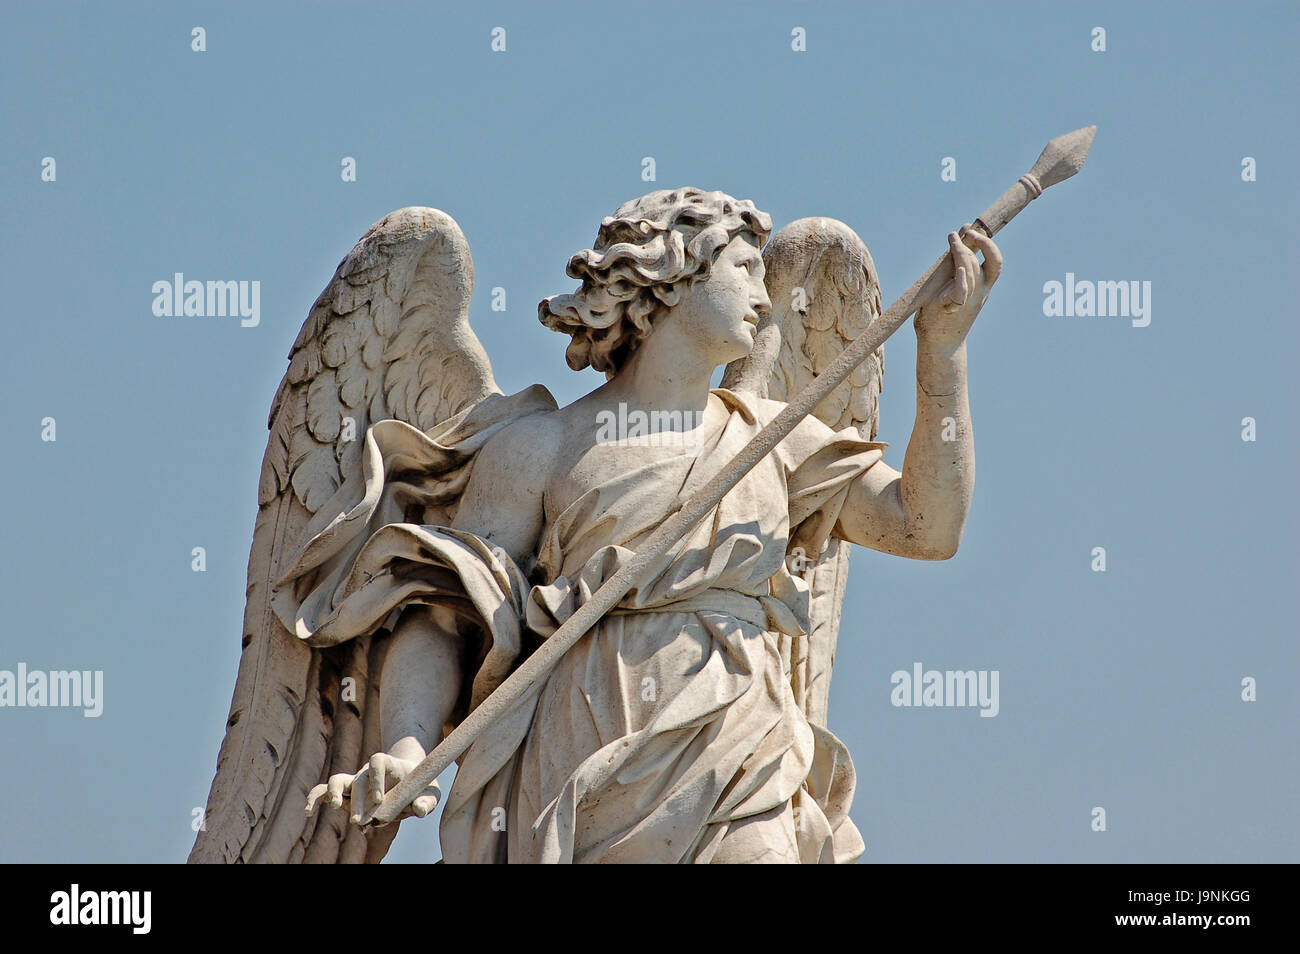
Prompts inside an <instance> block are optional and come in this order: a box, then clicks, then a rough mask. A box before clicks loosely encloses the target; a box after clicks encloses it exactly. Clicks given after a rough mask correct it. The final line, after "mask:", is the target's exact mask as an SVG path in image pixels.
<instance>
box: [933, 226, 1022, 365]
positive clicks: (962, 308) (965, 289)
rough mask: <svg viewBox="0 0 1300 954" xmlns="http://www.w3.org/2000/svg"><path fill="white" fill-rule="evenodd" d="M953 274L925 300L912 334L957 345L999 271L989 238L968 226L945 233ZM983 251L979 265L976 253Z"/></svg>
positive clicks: (998, 254)
mask: <svg viewBox="0 0 1300 954" xmlns="http://www.w3.org/2000/svg"><path fill="white" fill-rule="evenodd" d="M948 246H949V254H950V255H951V256H952V266H953V277H952V280H951V281H949V282H948V283H947V284H946V285H945V286H944V287H943V288H942V289H940V290H939V292H938V294H936V295H935V296H934V298H933V299H931V300H930V301H928V302H925V303H924V304H923V305H922V306H921V309H920V312H919V313H918V314H917V316H916V322H915V326H916V333H917V334H918V335H921V336H924V337H926V338H929V339H931V340H935V339H938V340H940V341H942V342H948V343H952V344H959V343H960V342H961V341H963V340H964V339H965V337H966V334H967V332H969V331H970V327H971V325H972V324H973V323H974V321H975V316H976V315H978V314H979V311H980V309H981V308H983V307H984V302H985V301H987V300H988V297H989V292H990V291H991V290H992V288H993V283H994V282H996V281H997V280H998V276H999V275H1000V274H1001V273H1002V252H1001V251H999V249H998V247H997V245H996V244H994V242H993V240H992V239H991V238H989V237H988V236H987V235H985V234H984V233H983V232H980V231H978V230H977V229H974V228H972V227H971V226H969V225H965V226H962V230H961V232H960V233H957V232H949V233H948ZM977 251H978V252H983V253H984V263H983V265H982V266H981V264H980V261H979V259H978V258H976V256H975V253H976V252H977Z"/></svg>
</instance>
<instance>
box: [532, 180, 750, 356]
mask: <svg viewBox="0 0 1300 954" xmlns="http://www.w3.org/2000/svg"><path fill="white" fill-rule="evenodd" d="M771 233H772V219H771V217H770V216H768V215H767V213H765V212H760V211H759V210H758V209H757V208H755V207H754V203H752V202H750V201H749V200H748V199H734V198H732V197H731V196H729V195H727V194H726V193H723V192H704V191H702V190H700V189H689V188H686V189H671V190H669V189H661V190H659V191H658V192H651V193H650V194H649V195H644V196H642V197H641V198H639V199H634V200H632V201H631V202H626V203H624V204H623V205H621V206H619V207H618V209H617V210H616V211H615V212H614V214H613V215H612V216H609V217H607V218H606V219H605V220H604V221H603V222H602V223H601V225H600V231H599V233H597V235H596V242H595V247H594V248H590V249H584V250H582V251H581V252H578V253H577V254H575V255H574V256H573V257H572V258H570V259H569V267H568V269H567V272H568V274H569V276H570V277H571V278H577V279H580V280H581V281H582V285H581V286H580V287H579V288H578V290H577V291H576V292H574V293H573V294H572V295H552V296H551V297H550V298H547V299H544V300H543V301H542V303H541V304H540V305H539V306H538V309H537V311H538V317H539V318H540V319H541V321H542V324H544V325H546V327H548V328H550V329H551V330H553V331H560V332H563V333H565V334H567V335H570V336H572V338H573V341H572V342H571V343H570V344H569V347H568V350H567V351H566V353H565V359H566V361H567V362H568V365H569V367H571V368H573V369H574V370H575V371H581V370H582V369H583V368H585V367H587V366H588V365H590V366H591V367H593V368H595V369H596V370H597V371H604V372H605V373H606V374H607V375H614V374H616V373H618V371H619V369H620V368H621V367H622V366H623V365H624V363H625V362H626V361H627V359H628V358H629V357H631V355H632V353H633V352H634V351H635V350H636V347H637V345H639V344H640V343H641V341H643V340H644V339H645V338H646V337H647V336H648V335H649V334H650V331H651V329H652V328H653V327H654V324H655V322H656V320H658V319H660V318H661V317H663V316H664V315H665V314H667V313H668V312H669V311H670V310H671V309H673V308H676V307H679V306H682V307H685V306H695V305H700V306H702V310H705V311H708V312H710V313H711V314H716V315H717V316H718V318H719V319H720V320H721V322H723V323H724V324H725V323H730V324H732V325H735V324H737V323H738V322H740V323H742V324H741V327H743V322H744V320H745V319H746V318H747V317H748V316H750V315H752V314H753V311H754V310H755V308H757V307H765V306H766V302H767V296H766V292H765V291H764V290H763V287H762V259H761V257H760V256H759V254H758V253H759V250H760V249H761V248H762V247H763V244H764V243H765V242H766V241H767V238H768V236H769V235H771ZM720 261H721V262H722V263H723V264H724V265H726V266H728V269H727V271H726V274H725V278H724V276H722V275H719V276H718V281H717V282H714V283H712V287H711V288H710V289H709V292H710V294H708V295H705V294H703V292H704V289H702V288H700V287H699V286H700V285H701V283H709V281H710V279H711V278H712V277H713V272H714V267H715V265H717V264H718V263H719V262H720ZM741 271H743V272H744V275H745V276H747V277H742V276H741V274H740V273H741ZM755 279H757V280H755ZM696 298H698V299H700V301H699V302H696V301H694V300H693V299H696ZM720 334H721V335H722V336H723V337H725V336H726V335H727V334H728V332H727V331H726V330H725V327H724V328H723V330H722V331H721V332H720ZM747 340H748V343H749V344H752V340H753V339H752V335H751V336H750V337H748V339H747ZM745 350H748V347H747V346H746V349H745ZM742 353H743V352H742ZM738 356H739V355H735V354H733V355H722V354H720V355H719V361H720V362H723V361H728V360H731V359H732V358H733V357H738Z"/></svg>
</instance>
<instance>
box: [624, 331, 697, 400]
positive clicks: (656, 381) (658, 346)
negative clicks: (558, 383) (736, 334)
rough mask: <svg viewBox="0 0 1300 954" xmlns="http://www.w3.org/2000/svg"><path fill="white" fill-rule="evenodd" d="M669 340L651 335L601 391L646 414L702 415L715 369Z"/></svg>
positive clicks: (682, 343)
mask: <svg viewBox="0 0 1300 954" xmlns="http://www.w3.org/2000/svg"><path fill="white" fill-rule="evenodd" d="M670 337H671V336H663V337H659V336H657V335H651V336H650V337H649V338H647V339H646V340H645V341H643V342H642V343H641V345H640V347H638V348H637V350H636V352H635V353H634V354H633V355H632V357H631V358H630V359H628V362H627V364H625V365H624V366H623V368H622V370H620V371H619V373H618V374H616V375H615V376H614V378H613V380H611V381H610V382H609V383H608V384H606V385H605V386H604V387H603V388H602V389H601V390H602V391H603V392H604V394H605V395H606V396H607V397H610V398H615V399H617V400H619V401H624V402H626V403H627V404H628V406H630V407H639V408H644V409H646V410H650V409H655V408H658V409H664V410H673V411H695V412H702V411H703V410H704V408H705V407H706V406H707V404H708V402H709V384H710V381H711V379H712V377H713V371H714V368H715V365H713V364H711V363H709V361H708V360H707V359H705V358H703V357H702V356H700V355H698V354H696V353H694V350H693V349H692V348H690V347H689V346H688V345H686V343H685V342H675V341H671V340H669V339H670ZM656 339H657V340H656Z"/></svg>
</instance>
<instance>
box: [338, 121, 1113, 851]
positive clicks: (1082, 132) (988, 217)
mask: <svg viewBox="0 0 1300 954" xmlns="http://www.w3.org/2000/svg"><path fill="white" fill-rule="evenodd" d="M1096 131H1097V127H1096V126H1086V127H1084V128H1083V129H1076V130H1075V131H1074V132H1071V133H1066V134H1065V135H1063V136H1058V137H1057V138H1056V139H1053V140H1052V141H1051V142H1049V143H1048V144H1047V147H1046V148H1045V149H1044V150H1043V152H1042V155H1040V156H1039V157H1038V161H1037V162H1035V163H1034V166H1033V168H1032V169H1031V170H1030V171H1029V172H1028V173H1027V174H1025V175H1023V176H1021V177H1020V178H1019V179H1018V180H1017V181H1016V183H1015V185H1013V186H1011V188H1009V189H1007V191H1006V192H1004V193H1002V195H1001V196H1000V197H999V198H998V199H997V201H996V202H994V203H993V204H992V205H990V206H989V207H988V208H987V209H985V210H984V211H983V212H982V213H980V215H979V217H978V218H976V219H975V221H974V222H973V223H972V227H973V228H976V229H979V230H980V231H982V232H983V233H984V234H985V235H987V236H989V237H990V238H991V237H992V236H994V235H995V234H997V232H999V231H1000V230H1001V229H1002V227H1003V226H1004V225H1006V224H1007V223H1008V222H1010V221H1011V220H1012V219H1013V218H1015V217H1016V215H1017V214H1019V212H1020V211H1021V210H1022V209H1023V208H1024V207H1025V206H1027V205H1028V204H1029V203H1030V202H1032V201H1033V200H1034V199H1036V198H1038V197H1039V196H1040V195H1042V194H1043V190H1044V189H1046V188H1048V187H1049V186H1053V185H1055V184H1056V183H1058V182H1061V181H1062V180H1064V179H1068V178H1069V177H1070V176H1072V175H1074V174H1075V173H1076V172H1078V171H1079V170H1080V169H1081V168H1082V167H1083V161H1084V159H1086V158H1087V156H1088V149H1089V147H1091V145H1092V138H1093V135H1094V134H1095V133H1096ZM952 277H953V267H952V259H951V257H950V255H949V254H948V253H947V252H945V253H944V254H943V255H941V256H940V257H939V259H938V261H936V262H935V263H934V264H933V265H931V266H930V267H929V268H928V269H926V271H925V273H924V274H923V275H921V277H920V278H918V279H917V280H916V281H915V282H913V283H912V287H911V288H909V289H908V290H907V291H905V292H903V294H902V295H900V296H899V297H898V299H897V300H896V301H895V302H894V303H893V304H892V305H890V306H889V308H888V309H886V311H885V312H884V314H882V315H881V316H880V317H878V318H877V319H876V320H875V321H873V322H872V323H871V324H870V325H869V326H868V328H867V330H866V331H864V332H863V333H862V334H861V335H859V336H858V337H857V338H856V339H854V340H853V342H852V343H851V344H849V346H848V347H847V348H845V349H844V351H843V352H841V353H840V354H839V356H837V357H836V358H835V360H834V361H832V362H831V363H830V364H829V365H828V366H827V367H826V370H824V371H823V372H822V373H821V374H820V375H818V376H817V377H816V378H814V379H813V380H812V381H810V382H809V383H808V385H807V387H805V388H804V389H803V390H802V391H800V392H799V393H798V394H797V395H796V396H795V397H794V399H793V400H791V401H790V402H789V403H788V404H787V405H786V406H785V407H784V408H783V409H782V410H781V412H780V413H778V414H777V415H776V417H774V418H773V419H772V421H771V422H770V423H769V424H768V425H767V426H766V427H764V428H763V429H762V430H761V431H759V433H758V434H757V435H756V436H755V437H754V439H753V440H752V441H750V442H749V444H747V445H746V446H745V447H744V448H742V449H741V450H740V452H739V453H737V454H736V456H735V457H733V458H732V459H731V461H730V462H729V463H728V464H727V465H726V466H725V467H723V468H722V469H721V470H719V471H718V472H717V473H716V474H714V475H713V477H712V478H711V479H710V480H709V481H708V482H707V483H706V484H705V485H704V486H703V487H702V488H700V490H699V492H697V493H696V494H695V496H694V497H692V498H691V499H690V500H688V501H687V502H686V503H685V504H683V505H682V506H681V507H680V508H679V509H678V510H677V511H675V512H674V513H673V514H671V515H670V516H669V517H668V519H666V520H665V521H664V522H663V523H662V524H660V525H659V527H658V529H656V530H655V531H654V533H652V534H651V535H650V537H649V538H648V539H647V540H646V541H645V543H644V544H643V545H642V546H641V548H640V549H639V550H638V551H637V552H636V553H635V554H634V555H633V556H632V557H631V558H630V559H629V560H628V561H627V562H626V563H624V564H623V566H622V567H620V568H619V570H618V571H617V572H616V573H615V574H614V575H613V576H611V577H610V578H609V579H608V580H606V581H605V582H604V583H603V584H602V585H601V586H600V587H599V588H598V589H597V590H596V592H595V593H593V594H592V595H591V599H589V600H587V602H585V603H584V604H582V606H580V607H579V608H578V610H577V611H576V612H575V613H574V614H573V615H572V616H570V617H569V618H568V619H567V620H565V622H564V623H563V624H562V625H561V626H560V628H559V629H557V630H556V631H555V632H554V633H553V634H551V637H550V638H549V639H547V640H546V641H545V642H544V643H542V645H541V646H540V647H538V649H537V650H536V651H535V652H534V653H533V654H532V655H531V656H529V657H528V658H527V659H526V660H524V662H523V664H522V665H520V667H519V668H518V669H516V670H515V671H514V672H513V673H511V674H510V676H509V678H507V679H506V680H505V681H504V682H502V683H501V685H500V686H498V687H497V688H496V690H495V691H494V692H492V693H491V694H490V695H489V696H488V697H487V698H486V699H484V700H483V701H482V702H481V703H480V704H479V705H478V707H477V708H475V709H474V711H473V712H471V713H469V715H468V716H466V718H465V720H464V721H463V722H461V723H460V725H458V726H456V728H455V729H453V730H452V731H451V732H450V733H449V734H448V735H447V737H446V738H445V739H443V740H442V742H441V743H439V744H438V745H437V746H436V747H435V748H434V749H433V751H431V752H430V753H429V754H428V755H426V756H425V757H424V759H423V760H422V761H421V762H420V764H419V765H417V766H416V768H415V769H414V771H412V772H411V774H409V775H407V776H406V777H405V778H404V779H402V781H401V782H399V783H398V784H397V785H396V786H394V787H393V789H392V790H390V791H389V792H388V794H387V795H386V796H385V797H384V800H383V802H382V803H380V804H379V805H377V806H376V807H375V809H374V811H372V812H370V813H368V814H367V815H366V816H365V817H364V818H363V820H362V821H363V824H368V823H371V822H374V823H377V824H380V825H385V824H388V823H389V822H392V821H393V820H394V819H396V818H397V816H398V815H399V814H401V812H402V810H403V809H404V808H405V807H406V806H407V805H409V804H410V803H411V802H412V801H413V800H414V799H415V798H416V796H418V795H419V794H420V793H421V792H423V791H424V789H425V788H426V787H427V786H428V785H429V784H430V783H431V782H432V781H433V780H434V779H436V778H437V777H438V776H439V775H441V774H442V772H443V770H444V769H446V768H447V767H448V766H449V765H451V763H452V762H454V761H455V760H456V759H458V758H460V756H461V755H463V754H464V753H465V751H466V750H467V749H469V747H470V745H472V744H473V742H474V740H475V739H477V738H478V737H479V735H481V734H482V733H483V731H484V730H485V729H487V728H488V727H489V726H491V725H492V724H493V723H494V722H496V721H497V720H498V719H499V718H501V717H502V716H503V715H505V713H506V712H507V711H509V709H510V708H511V707H512V706H514V705H515V704H516V703H517V702H519V700H520V699H521V698H523V697H524V696H525V695H526V694H527V693H528V692H529V691H530V690H532V689H534V688H536V687H538V686H540V685H541V683H542V681H543V679H544V678H545V677H546V675H547V674H548V673H549V672H550V671H551V669H552V668H554V666H555V664H556V663H558V662H559V660H560V657H561V656H563V655H564V653H566V652H567V651H568V650H569V648H570V647H571V646H573V645H574V644H575V643H577V642H578V640H580V639H581V638H582V637H583V636H585V635H586V634H587V632H588V631H589V630H591V628H592V627H594V626H595V625H596V623H597V622H598V621H599V620H600V618H601V617H602V616H604V615H605V614H606V613H607V612H609V611H610V610H611V609H613V608H614V607H615V606H616V605H617V604H618V602H619V600H621V599H622V598H623V597H624V596H626V595H627V593H628V591H629V590H631V589H632V587H634V586H636V585H637V584H639V583H641V582H643V577H644V576H645V575H646V573H647V571H648V570H649V568H650V567H651V566H652V565H653V564H655V563H656V562H657V561H658V560H660V559H661V558H662V557H663V556H664V554H665V553H667V552H668V551H669V550H670V549H671V548H672V547H673V546H674V545H675V544H676V543H678V542H679V541H680V540H682V539H683V538H684V537H685V535H686V534H687V533H688V532H689V531H690V530H691V528H693V527H694V526H695V525H696V524H697V523H698V522H699V521H700V520H701V519H702V518H703V517H704V516H705V515H706V514H708V513H709V512H710V511H712V510H713V508H714V507H716V506H717V505H718V504H719V503H720V502H721V500H722V498H723V497H725V496H726V495H727V493H728V492H729V491H730V490H731V489H732V488H733V487H735V486H736V484H737V483H739V482H740V480H741V478H743V477H744V476H745V474H747V473H749V471H750V470H751V469H753V467H754V466H755V465H756V464H757V463H758V462H759V461H760V460H762V459H763V458H764V457H766V456H767V455H768V454H769V453H771V451H772V449H773V448H775V447H776V445H777V444H779V443H780V442H781V441H782V440H783V439H784V438H785V437H786V436H787V435H788V434H789V433H790V432H791V431H792V430H794V428H795V427H796V426H797V425H798V424H799V422H800V421H802V420H803V419H804V418H805V417H807V416H808V415H809V414H810V413H812V410H813V408H815V407H816V406H817V405H818V404H820V403H821V401H822V399H823V398H825V397H826V395H828V394H830V392H831V391H833V390H834V389H835V388H836V387H837V386H838V385H839V384H840V382H841V381H843V380H844V379H845V378H847V377H848V376H849V374H850V373H851V372H852V371H853V369H854V368H856V367H857V366H858V365H859V364H861V363H862V362H863V361H864V360H866V358H867V356H868V355H870V354H871V353H873V352H874V351H875V350H876V349H877V348H879V347H880V346H881V344H883V343H884V341H885V339H886V338H888V337H889V336H890V335H892V334H893V333H894V332H895V331H897V330H898V329H899V328H900V327H901V326H902V324H903V322H905V321H906V320H907V319H908V318H909V317H910V316H911V315H912V314H913V313H914V312H915V311H916V310H917V309H918V308H919V307H920V306H921V305H922V304H924V303H925V302H927V301H929V300H930V299H931V298H933V297H934V295H935V294H936V293H937V292H938V291H939V290H941V289H942V288H943V287H944V286H945V285H946V284H947V283H948V282H949V281H951V280H952Z"/></svg>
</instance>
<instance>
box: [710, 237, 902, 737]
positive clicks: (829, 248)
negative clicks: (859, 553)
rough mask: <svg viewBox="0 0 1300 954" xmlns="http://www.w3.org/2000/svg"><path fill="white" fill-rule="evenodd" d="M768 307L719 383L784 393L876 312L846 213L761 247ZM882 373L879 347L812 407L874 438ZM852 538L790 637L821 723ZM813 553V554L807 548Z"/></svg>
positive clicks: (813, 577) (811, 710)
mask: <svg viewBox="0 0 1300 954" xmlns="http://www.w3.org/2000/svg"><path fill="white" fill-rule="evenodd" d="M763 265H764V268H765V269H766V274H767V278H766V284H767V291H768V297H769V298H771V300H772V314H771V317H770V318H768V319H765V320H764V321H763V322H762V323H761V325H760V327H759V329H758V333H757V335H756V337H755V344H754V349H753V351H752V352H751V353H750V354H749V355H748V356H747V357H745V358H743V359H741V360H740V361H737V362H734V363H733V364H731V365H730V366H728V368H727V373H726V375H725V376H724V378H723V382H722V383H723V386H724V387H728V388H732V389H734V390H741V391H748V392H750V393H753V394H757V395H759V396H760V397H767V398H771V399H773V400H778V401H786V400H789V399H790V398H792V397H794V396H795V395H796V394H798V393H799V392H800V391H801V390H803V388H804V386H805V385H806V384H808V382H809V381H811V380H812V379H813V378H814V377H815V376H816V375H818V374H820V373H821V372H822V371H823V370H824V369H825V368H826V366H827V365H828V364H830V363H831V361H832V360H833V359H834V358H835V357H837V356H838V355H839V354H840V352H842V351H843V350H844V348H845V347H846V346H847V345H848V343H849V342H850V341H852V340H853V339H854V338H856V337H858V336H859V335H861V334H862V333H863V332H864V331H866V329H867V326H868V325H870V324H871V322H873V321H874V320H875V319H876V318H878V317H879V316H880V312H881V303H880V279H879V277H878V275H877V274H876V266H875V263H874V262H873V261H872V260H871V253H870V252H868V251H867V246H866V245H865V244H864V243H863V241H862V239H860V238H858V236H857V234H856V233H855V232H854V231H853V230H852V229H851V228H849V227H848V226H847V225H845V224H844V223H843V222H839V221H836V220H835V219H828V218H821V217H816V218H807V219H799V220H798V221H795V222H791V223H790V224H789V225H787V226H785V227H784V228H782V229H781V230H780V231H778V232H777V233H776V234H775V235H773V236H772V238H771V240H770V241H769V242H768V243H767V247H766V248H765V249H764V250H763ZM883 376H884V348H883V346H882V347H881V348H879V349H877V350H876V351H875V353H873V354H872V355H871V356H870V357H869V358H867V360H866V361H864V362H863V363H862V364H860V365H858V367H857V368H856V369H854V371H853V373H852V374H851V375H850V376H849V378H848V379H847V380H846V381H844V382H843V383H842V384H840V385H839V387H837V388H836V389H835V390H834V391H832V392H831V393H830V394H829V395H828V396H827V397H826V399H825V400H823V401H822V403H821V404H819V405H818V406H817V407H816V408H815V410H814V413H815V414H816V415H817V417H819V418H820V419H821V420H822V421H823V422H824V423H826V424H828V425H829V426H831V427H833V428H835V429H836V430H839V429H841V428H845V427H850V426H853V427H856V428H857V429H858V430H859V432H861V434H862V436H863V437H865V438H867V439H869V440H870V439H874V438H875V436H876V428H877V424H878V423H879V400H880V390H881V384H882V379H883ZM849 549H850V548H849V545H848V544H846V543H843V542H841V541H839V540H832V541H831V542H830V545H829V546H828V547H827V548H826V550H825V552H824V553H822V555H821V557H820V559H819V560H818V561H817V564H816V566H815V567H814V568H813V569H812V571H811V573H808V574H806V576H805V578H806V579H807V580H808V582H809V584H810V587H811V605H810V616H811V621H812V629H811V631H810V633H809V634H808V636H807V637H804V638H799V639H796V640H795V641H794V645H793V646H792V647H791V659H790V669H791V683H792V687H793V689H794V693H795V698H796V699H798V700H799V701H800V703H801V704H802V705H803V707H804V711H805V713H807V715H808V718H809V720H810V721H812V722H815V723H817V724H819V725H825V724H826V716H827V705H828V700H829V693H830V681H831V667H832V665H833V664H834V661H835V643H836V639H837V637H838V635H839V625H840V612H841V607H842V605H843V602H844V590H845V586H846V584H847V582H848V575H849ZM810 556H811V555H810Z"/></svg>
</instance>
